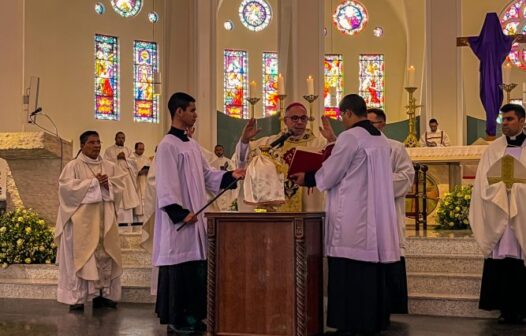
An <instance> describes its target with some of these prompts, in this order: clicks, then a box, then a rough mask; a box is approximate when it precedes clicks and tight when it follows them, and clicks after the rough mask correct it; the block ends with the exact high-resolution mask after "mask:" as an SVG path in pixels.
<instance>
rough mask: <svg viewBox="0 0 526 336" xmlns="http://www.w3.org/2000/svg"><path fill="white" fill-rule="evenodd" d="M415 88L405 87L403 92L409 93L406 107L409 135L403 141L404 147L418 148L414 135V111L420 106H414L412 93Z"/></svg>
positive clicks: (414, 101)
mask: <svg viewBox="0 0 526 336" xmlns="http://www.w3.org/2000/svg"><path fill="white" fill-rule="evenodd" d="M417 89H418V88H417V87H406V88H405V90H406V91H407V92H408V93H409V103H408V105H406V107H405V108H406V109H407V115H408V116H409V134H408V135H407V138H405V140H404V144H405V146H406V147H417V146H418V136H417V134H416V128H415V124H416V109H417V108H420V107H421V106H422V105H416V98H415V97H414V93H415V91H416V90H417Z"/></svg>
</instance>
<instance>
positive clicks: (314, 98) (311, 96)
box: [303, 95, 318, 126]
mask: <svg viewBox="0 0 526 336" xmlns="http://www.w3.org/2000/svg"><path fill="white" fill-rule="evenodd" d="M303 99H305V100H306V101H308V102H309V121H310V122H311V126H312V122H313V121H314V117H313V116H312V103H314V101H315V100H316V99H318V96H316V95H307V96H303Z"/></svg>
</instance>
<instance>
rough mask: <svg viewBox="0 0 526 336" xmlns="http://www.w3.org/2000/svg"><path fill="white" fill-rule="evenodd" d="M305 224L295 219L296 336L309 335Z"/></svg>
mask: <svg viewBox="0 0 526 336" xmlns="http://www.w3.org/2000/svg"><path fill="white" fill-rule="evenodd" d="M304 226H305V222H304V221H303V220H301V219H298V218H296V219H294V231H295V238H296V239H295V244H294V245H295V246H294V248H295V252H296V253H295V265H294V266H295V267H294V268H295V273H296V277H295V282H296V283H295V287H296V305H295V309H296V336H304V335H306V334H307V317H306V310H307V308H306V307H307V304H306V297H305V293H306V291H307V260H306V254H307V253H306V249H305V235H304V233H305V230H304Z"/></svg>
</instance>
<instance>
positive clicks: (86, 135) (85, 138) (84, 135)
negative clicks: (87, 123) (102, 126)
mask: <svg viewBox="0 0 526 336" xmlns="http://www.w3.org/2000/svg"><path fill="white" fill-rule="evenodd" d="M92 135H96V136H99V133H97V132H96V131H86V132H84V133H82V134H81V135H80V144H81V145H84V144H85V143H86V141H88V138H89V137H90V136H92Z"/></svg>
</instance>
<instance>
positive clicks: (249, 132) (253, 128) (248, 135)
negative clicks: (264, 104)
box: [241, 118, 261, 144]
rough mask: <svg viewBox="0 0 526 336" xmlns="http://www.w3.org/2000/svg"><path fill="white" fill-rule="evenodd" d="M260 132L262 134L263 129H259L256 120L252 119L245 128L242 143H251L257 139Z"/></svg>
mask: <svg viewBox="0 0 526 336" xmlns="http://www.w3.org/2000/svg"><path fill="white" fill-rule="evenodd" d="M259 132H261V128H258V124H257V122H256V119H254V118H252V119H250V120H249V121H248V122H247V124H246V125H245V127H244V128H243V132H242V133H241V142H242V143H244V144H247V143H248V142H249V141H250V139H252V138H253V137H255V136H256V135H257V134H258V133H259Z"/></svg>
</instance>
